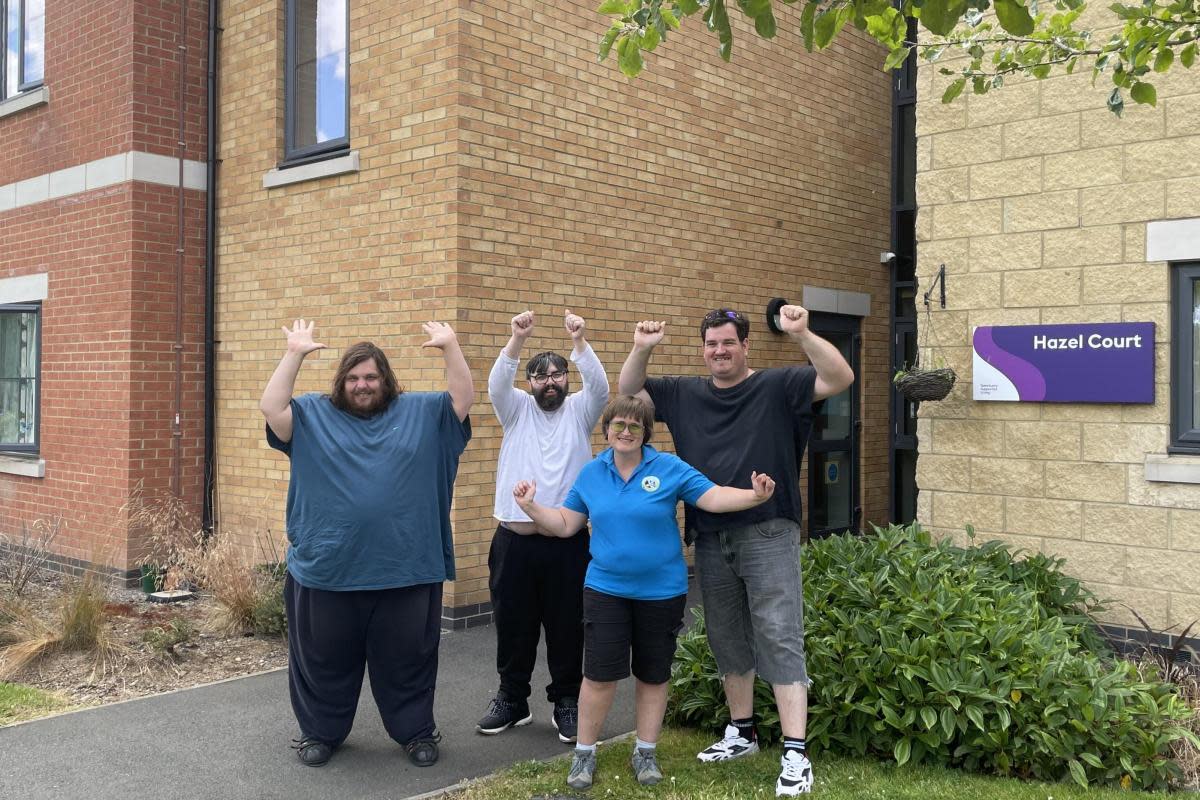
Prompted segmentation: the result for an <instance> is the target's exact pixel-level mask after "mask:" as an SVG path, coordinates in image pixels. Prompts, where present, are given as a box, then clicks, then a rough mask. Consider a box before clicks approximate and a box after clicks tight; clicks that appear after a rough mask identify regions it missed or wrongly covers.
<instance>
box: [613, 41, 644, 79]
mask: <svg viewBox="0 0 1200 800" xmlns="http://www.w3.org/2000/svg"><path fill="white" fill-rule="evenodd" d="M617 64H618V66H620V68H621V72H623V73H625V76H626V77H628V78H636V77H637V76H638V74H639V73H640V72H641V71H642V67H643V66H645V62H644V61H642V48H641V45H640V43H639V42H636V41H634V39H633V38H632V37H631V36H622V37H621V41H620V42H618V43H617Z"/></svg>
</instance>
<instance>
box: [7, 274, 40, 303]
mask: <svg viewBox="0 0 1200 800" xmlns="http://www.w3.org/2000/svg"><path fill="white" fill-rule="evenodd" d="M49 296H50V276H49V275H48V274H47V273H45V272H39V273H37V274H36V275H19V276H17V277H15V278H0V303H32V302H33V301H35V300H45V299H46V298H47V297H49Z"/></svg>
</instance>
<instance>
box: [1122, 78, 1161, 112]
mask: <svg viewBox="0 0 1200 800" xmlns="http://www.w3.org/2000/svg"><path fill="white" fill-rule="evenodd" d="M1129 96H1130V97H1132V98H1133V100H1134V102H1135V103H1143V104H1146V105H1151V106H1153V105H1156V104H1157V103H1158V92H1157V91H1156V90H1155V89H1154V87H1153V86H1151V85H1150V84H1148V83H1145V82H1143V81H1138V82H1137V83H1135V84H1134V85H1133V88H1131V89H1130V90H1129Z"/></svg>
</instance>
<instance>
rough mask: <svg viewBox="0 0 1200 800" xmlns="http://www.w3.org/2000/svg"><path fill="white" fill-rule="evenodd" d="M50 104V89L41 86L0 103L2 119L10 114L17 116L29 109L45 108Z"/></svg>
mask: <svg viewBox="0 0 1200 800" xmlns="http://www.w3.org/2000/svg"><path fill="white" fill-rule="evenodd" d="M49 102H50V87H49V86H39V87H38V88H36V89H31V90H30V91H28V92H21V93H20V94H17V95H13V96H12V97H10V98H8V99H7V100H2V101H0V117H7V116H9V115H10V114H16V113H18V112H20V111H24V110H25V109H27V108H34V107H35V106H44V105H46V103H49Z"/></svg>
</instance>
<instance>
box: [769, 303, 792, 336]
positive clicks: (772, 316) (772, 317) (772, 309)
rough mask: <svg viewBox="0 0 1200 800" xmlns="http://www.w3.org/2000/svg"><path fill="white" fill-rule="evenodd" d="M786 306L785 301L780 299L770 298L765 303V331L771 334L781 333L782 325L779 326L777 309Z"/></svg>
mask: <svg viewBox="0 0 1200 800" xmlns="http://www.w3.org/2000/svg"><path fill="white" fill-rule="evenodd" d="M787 304H788V301H787V300H784V299H783V298H782V297H772V298H771V301H770V302H769V303H767V330H769V331H770V332H771V333H783V325H781V324H780V322H781V321H780V319H779V309H781V308H783V307H784V306H786V305H787Z"/></svg>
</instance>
